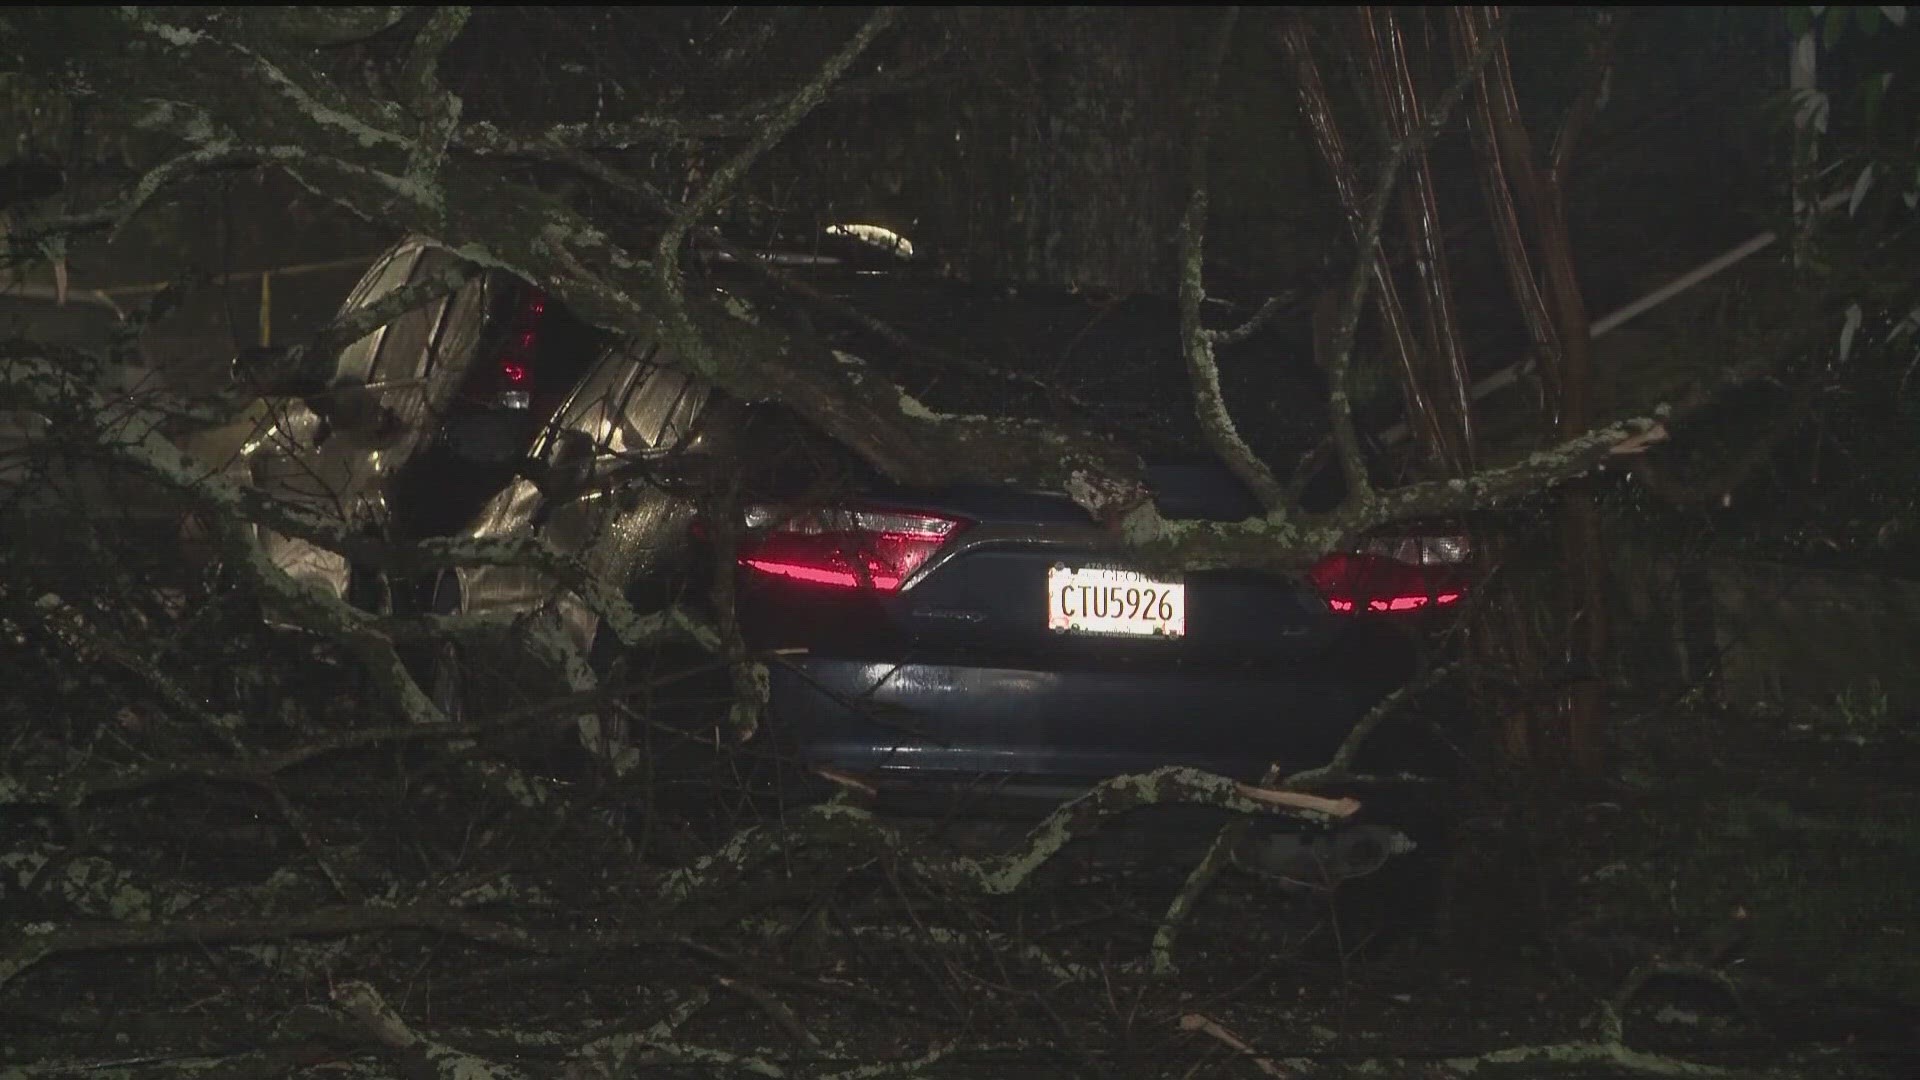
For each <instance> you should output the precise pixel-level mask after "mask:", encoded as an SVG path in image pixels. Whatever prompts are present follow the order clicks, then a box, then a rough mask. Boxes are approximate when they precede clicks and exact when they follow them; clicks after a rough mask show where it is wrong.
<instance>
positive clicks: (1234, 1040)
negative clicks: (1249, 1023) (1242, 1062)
mask: <svg viewBox="0 0 1920 1080" xmlns="http://www.w3.org/2000/svg"><path fill="white" fill-rule="evenodd" d="M1180 1030H1181V1031H1199V1032H1204V1033H1206V1034H1208V1035H1211V1036H1213V1037H1214V1038H1215V1039H1218V1040H1219V1041H1220V1042H1222V1043H1224V1044H1225V1045H1226V1046H1228V1047H1230V1048H1231V1049H1233V1050H1234V1051H1235V1052H1236V1053H1240V1054H1244V1055H1246V1057H1248V1058H1249V1059H1251V1060H1252V1061H1253V1064H1254V1066H1255V1067H1256V1068H1258V1069H1259V1070H1260V1071H1261V1072H1263V1073H1266V1074H1267V1075H1268V1076H1272V1077H1285V1076H1288V1075H1289V1073H1288V1072H1287V1070H1285V1069H1283V1068H1281V1067H1280V1064H1279V1063H1278V1062H1276V1061H1274V1060H1273V1059H1272V1058H1270V1057H1265V1056H1262V1055H1260V1054H1257V1053H1255V1052H1254V1049H1253V1047H1251V1046H1248V1045H1247V1044H1246V1043H1245V1042H1244V1041H1243V1040H1241V1039H1240V1037H1239V1036H1237V1035H1235V1034H1234V1033H1233V1032H1231V1031H1228V1030H1227V1029H1226V1028H1225V1027H1223V1026H1221V1024H1220V1022H1219V1021H1217V1020H1214V1019H1212V1018H1211V1017H1208V1016H1205V1015H1202V1014H1200V1013H1188V1014H1187V1015H1185V1016H1182V1017H1181V1018H1180Z"/></svg>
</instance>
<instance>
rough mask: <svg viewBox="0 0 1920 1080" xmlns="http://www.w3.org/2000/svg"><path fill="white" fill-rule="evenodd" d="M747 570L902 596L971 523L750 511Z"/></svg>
mask: <svg viewBox="0 0 1920 1080" xmlns="http://www.w3.org/2000/svg"><path fill="white" fill-rule="evenodd" d="M744 524H745V526H746V529H747V534H746V536H744V537H743V538H742V539H741V542H740V554H739V559H740V565H741V566H744V567H747V568H748V569H751V570H754V571H757V572H759V573H762V574H769V575H772V576H774V577H783V578H789V579H791V580H794V581H805V582H810V583H812V584H816V585H827V586H833V587H837V588H843V589H875V590H878V591H880V592H897V591H898V590H899V588H900V586H901V585H902V584H903V583H904V582H906V580H907V579H908V578H911V577H912V576H913V575H914V573H915V572H916V571H918V570H919V569H920V568H921V567H922V566H925V565H926V564H927V560H929V559H931V558H933V556H934V553H935V552H937V551H939V550H940V549H941V547H943V546H945V544H946V543H947V541H948V540H950V539H952V538H953V536H954V534H956V533H958V532H959V531H960V530H961V529H962V528H964V527H965V526H966V522H965V521H963V520H961V519H959V518H954V517H946V516H943V515H938V514H921V513H908V512H905V511H898V510H859V509H838V508H821V507H812V508H795V507H768V506H755V507H749V508H748V510H747V512H746V517H745V521H744Z"/></svg>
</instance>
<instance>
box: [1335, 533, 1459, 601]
mask: <svg viewBox="0 0 1920 1080" xmlns="http://www.w3.org/2000/svg"><path fill="white" fill-rule="evenodd" d="M1471 555H1472V545H1471V544H1469V543H1468V541H1467V540H1466V538H1465V537H1458V536H1389V537H1370V538H1368V539H1365V540H1362V541H1361V542H1360V543H1359V544H1357V545H1355V548H1354V550H1353V551H1350V552H1339V553H1335V554H1332V555H1328V556H1326V557H1325V558H1323V559H1321V560H1320V561H1319V562H1318V563H1315V564H1314V566H1313V569H1311V570H1309V571H1308V572H1307V576H1308V577H1309V578H1311V579H1312V581H1313V584H1314V587H1315V588H1316V589H1318V590H1319V592H1320V595H1321V597H1322V598H1323V599H1325V600H1326V602H1327V607H1329V608H1331V609H1332V610H1333V611H1334V612H1336V613H1338V614H1343V615H1360V614H1367V613H1374V612H1404V611H1418V610H1421V609H1424V608H1432V607H1444V606H1446V605H1448V604H1453V603H1458V602H1459V600H1460V598H1461V597H1463V596H1465V595H1466V593H1467V573H1468V563H1469V561H1470V558H1471Z"/></svg>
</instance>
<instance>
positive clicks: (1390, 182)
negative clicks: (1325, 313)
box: [1327, 28, 1504, 503]
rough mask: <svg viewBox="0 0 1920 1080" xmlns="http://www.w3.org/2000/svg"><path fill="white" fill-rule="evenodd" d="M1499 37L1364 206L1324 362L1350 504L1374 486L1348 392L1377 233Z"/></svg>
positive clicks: (1499, 36)
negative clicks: (1407, 175) (1404, 174)
mask: <svg viewBox="0 0 1920 1080" xmlns="http://www.w3.org/2000/svg"><path fill="white" fill-rule="evenodd" d="M1503 33H1504V28H1501V29H1499V30H1496V31H1495V32H1494V33H1491V34H1489V35H1488V36H1487V38H1486V39H1485V40H1484V41H1482V42H1481V43H1480V49H1479V51H1478V52H1477V53H1475V54H1474V55H1473V56H1472V57H1471V58H1470V59H1469V60H1468V61H1467V63H1466V64H1465V65H1464V70H1463V71H1462V72H1461V73H1460V75H1459V77H1458V78H1456V79H1455V80H1454V83H1453V85H1451V86H1449V87H1448V88H1447V90H1446V92H1445V93H1444V94H1442V95H1441V96H1440V99H1439V100H1438V101H1437V102H1435V104H1434V108H1433V111H1432V113H1431V114H1429V115H1428V116H1427V117H1426V122H1425V123H1424V124H1422V125H1420V126H1419V127H1418V128H1416V129H1414V130H1413V131H1411V132H1409V133H1408V134H1407V136H1406V137H1405V138H1401V139H1396V140H1394V143H1393V146H1392V147H1391V149H1389V151H1388V153H1387V160H1386V162H1385V163H1384V164H1382V165H1381V167H1380V175H1379V176H1378V177H1377V178H1376V179H1375V181H1374V187H1373V191H1372V193H1371V194H1370V195H1369V196H1368V198H1367V201H1366V215H1365V217H1364V218H1363V219H1362V224H1361V227H1360V235H1359V244H1358V251H1357V252H1356V253H1355V257H1354V267H1353V272H1352V274H1350V275H1349V276H1348V279H1347V293H1346V298H1345V300H1344V302H1343V304H1342V306H1341V309H1340V318H1339V323H1338V325H1337V327H1336V329H1335V330H1334V337H1333V353H1332V355H1331V356H1329V357H1328V358H1327V378H1328V380H1329V382H1331V383H1332V389H1331V390H1330V391H1329V392H1328V394H1327V399H1328V407H1329V410H1330V413H1331V416H1330V422H1331V423H1332V425H1333V445H1334V449H1335V451H1336V452H1337V453H1338V454H1339V457H1340V468H1341V471H1342V472H1344V473H1345V474H1346V477H1347V485H1348V493H1347V501H1348V502H1349V503H1355V502H1358V503H1365V502H1368V501H1370V500H1371V499H1372V498H1373V485H1372V483H1371V482H1370V481H1369V480H1368V478H1367V472H1366V460H1365V458H1364V457H1363V456H1362V455H1361V452H1360V440H1359V437H1358V436H1357V435H1356V434H1355V432H1354V425H1353V403H1352V399H1351V398H1350V396H1349V392H1348V388H1347V386H1348V371H1349V369H1350V368H1351V366H1352V360H1353V345H1354V340H1355V338H1356V336H1357V335H1358V331H1359V327H1360V313H1361V312H1362V311H1363V310H1364V309H1365V307H1366V301H1367V286H1368V284H1369V282H1370V281H1371V280H1372V277H1371V274H1372V268H1373V260H1374V258H1375V255H1376V252H1377V250H1378V248H1379V245H1380V230H1381V228H1382V226H1384V225H1385V223H1386V217H1387V207H1388V206H1389V205H1390V204H1391V203H1392V201H1393V190H1394V187H1395V185H1396V184H1397V183H1398V181H1399V175H1400V169H1401V167H1402V166H1404V165H1405V164H1406V162H1407V159H1408V158H1409V157H1411V156H1412V155H1413V153H1414V152H1415V151H1416V150H1419V149H1421V148H1423V147H1425V146H1426V144H1427V143H1429V142H1431V141H1432V140H1433V139H1434V137H1435V136H1437V135H1439V133H1440V132H1441V130H1442V129H1444V128H1445V127H1446V125H1447V121H1448V119H1449V118H1451V117H1452V115H1453V110H1454V108H1455V107H1456V106H1458V105H1459V103H1460V100H1461V98H1463V97H1465V96H1466V93H1467V91H1468V90H1469V89H1471V88H1472V86H1473V84H1474V83H1475V82H1476V81H1477V80H1478V79H1479V77H1480V73H1481V71H1483V70H1484V69H1485V68H1486V65H1487V63H1488V62H1489V61H1490V60H1492V59H1493V56H1494V47H1495V45H1497V44H1498V43H1499V42H1500V41H1502V40H1504V37H1503Z"/></svg>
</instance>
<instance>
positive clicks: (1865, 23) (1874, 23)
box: [1854, 4, 1880, 37]
mask: <svg viewBox="0 0 1920 1080" xmlns="http://www.w3.org/2000/svg"><path fill="white" fill-rule="evenodd" d="M1854 10H1855V11H1857V12H1859V13H1860V14H1859V16H1858V18H1859V21H1860V29H1861V30H1864V31H1865V32H1866V33H1867V36H1869V37H1871V36H1873V35H1874V34H1877V33H1879V32H1880V9H1879V8H1877V7H1874V6H1873V5H1871V4H1868V5H1865V6H1863V7H1857V8H1855V9H1854Z"/></svg>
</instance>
